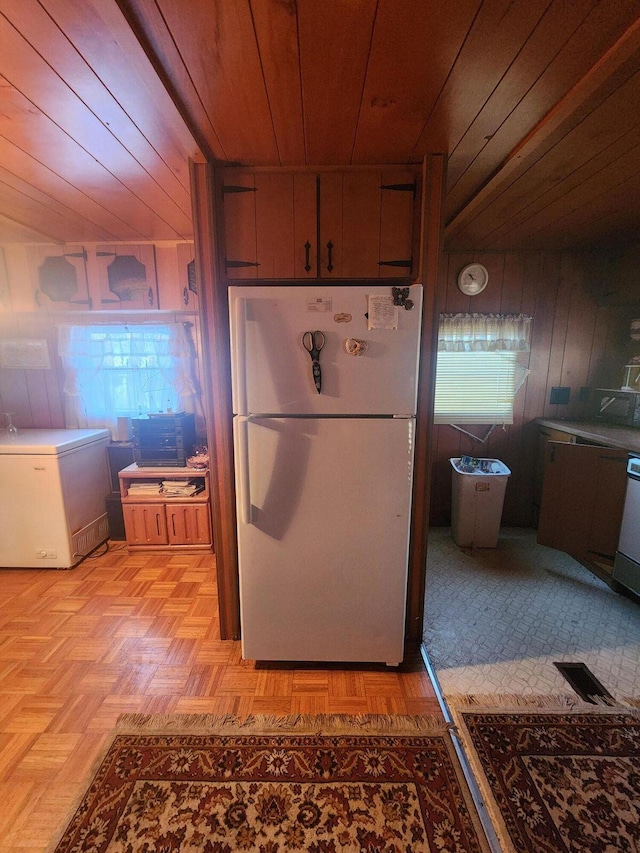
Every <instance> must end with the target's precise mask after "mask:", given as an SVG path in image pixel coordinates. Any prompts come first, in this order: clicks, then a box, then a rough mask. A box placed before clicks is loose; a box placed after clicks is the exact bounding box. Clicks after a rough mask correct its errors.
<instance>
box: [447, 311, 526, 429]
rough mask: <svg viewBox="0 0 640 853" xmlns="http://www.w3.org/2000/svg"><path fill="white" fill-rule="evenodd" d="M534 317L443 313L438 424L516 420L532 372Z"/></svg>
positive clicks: (489, 422)
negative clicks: (528, 361) (527, 362)
mask: <svg viewBox="0 0 640 853" xmlns="http://www.w3.org/2000/svg"><path fill="white" fill-rule="evenodd" d="M530 326H531V318H530V317H525V316H524V315H522V314H518V315H511V314H504V315H499V314H442V315H441V317H440V325H439V331H438V361H437V367H436V394H435V412H434V421H435V423H437V424H510V423H513V401H514V397H515V395H516V393H517V391H518V389H519V388H520V386H521V385H522V383H523V382H524V380H525V379H526V377H527V375H528V373H529V371H528V370H527V369H526V368H525V367H523V366H522V365H521V364H519V363H518V354H519V353H521V352H528V350H529V338H530Z"/></svg>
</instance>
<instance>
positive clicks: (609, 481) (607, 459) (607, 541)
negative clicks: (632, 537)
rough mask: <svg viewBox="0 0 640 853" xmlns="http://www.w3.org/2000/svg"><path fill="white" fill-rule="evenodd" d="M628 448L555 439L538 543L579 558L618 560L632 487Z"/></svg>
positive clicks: (548, 452) (547, 465) (551, 444)
mask: <svg viewBox="0 0 640 853" xmlns="http://www.w3.org/2000/svg"><path fill="white" fill-rule="evenodd" d="M626 460H627V452H626V451H625V450H616V449H613V448H608V447H592V446H588V445H581V444H566V443H559V442H554V441H550V442H549V443H548V445H547V450H546V460H545V468H544V481H543V486H542V501H541V506H540V520H539V525H538V542H539V543H540V544H541V545H549V546H550V547H551V548H557V549H558V550H560V551H566V552H567V554H570V555H571V556H572V557H575V558H576V559H577V560H587V561H591V562H598V563H601V562H604V563H606V564H612V563H613V558H614V556H615V551H616V547H617V544H618V536H619V533H620V523H621V521H622V508H623V505H624V494H625V489H626Z"/></svg>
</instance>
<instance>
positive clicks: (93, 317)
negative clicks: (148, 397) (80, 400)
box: [0, 311, 205, 434]
mask: <svg viewBox="0 0 640 853" xmlns="http://www.w3.org/2000/svg"><path fill="white" fill-rule="evenodd" d="M127 322H128V323H162V322H166V323H190V324H191V337H192V341H193V344H194V347H195V350H196V371H197V376H196V380H197V382H199V381H200V375H201V372H202V371H201V362H202V347H201V342H200V326H199V318H198V316H197V315H196V314H189V313H187V312H179V313H177V312H176V313H172V312H162V313H161V312H155V313H152V312H149V313H144V312H137V313H135V314H132V313H126V312H124V311H122V312H118V313H117V314H107V313H105V312H97V311H96V312H93V313H80V312H77V311H74V312H73V313H71V312H70V313H68V314H56V315H55V316H52V315H46V314H28V313H19V314H14V313H11V312H6V313H5V312H0V341H1V340H6V339H13V338H37V339H44V340H46V341H47V346H48V349H49V359H50V362H51V368H50V369H49V370H18V369H13V368H11V369H9V368H2V367H0V429H2V428H3V427H4V421H5V418H4V415H2V413H3V412H13V413H14V414H13V418H12V421H13V423H14V424H15V425H16V426H17V427H18V429H64V426H65V423H64V397H63V393H62V387H63V383H64V375H63V371H62V364H61V362H60V359H59V358H58V334H57V328H56V324H58V323H78V324H83V323H86V324H91V323H114V324H122V323H127ZM198 420H200V416H199V417H198ZM204 429H205V428H204V423H203V422H201V423H200V424H199V426H198V432H199V433H201V434H204Z"/></svg>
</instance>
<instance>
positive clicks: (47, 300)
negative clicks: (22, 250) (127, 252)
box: [27, 245, 96, 311]
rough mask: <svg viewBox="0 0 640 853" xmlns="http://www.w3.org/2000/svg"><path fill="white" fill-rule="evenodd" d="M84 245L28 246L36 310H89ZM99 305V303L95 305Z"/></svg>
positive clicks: (90, 305)
mask: <svg viewBox="0 0 640 853" xmlns="http://www.w3.org/2000/svg"><path fill="white" fill-rule="evenodd" d="M86 258H87V254H86V252H85V250H84V247H83V246H78V245H65V246H32V247H29V248H28V249H27V264H28V267H29V278H30V281H31V284H32V293H33V300H34V305H35V307H36V309H40V310H44V311H47V310H49V311H86V310H87V309H88V308H91V307H92V302H91V296H90V293H89V280H88V276H87V265H86ZM93 307H96V306H93Z"/></svg>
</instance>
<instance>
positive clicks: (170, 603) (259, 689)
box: [0, 542, 440, 853]
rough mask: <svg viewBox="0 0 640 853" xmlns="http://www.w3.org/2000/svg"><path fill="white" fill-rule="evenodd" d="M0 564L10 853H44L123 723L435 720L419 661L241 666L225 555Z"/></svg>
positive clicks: (0, 676)
mask: <svg viewBox="0 0 640 853" xmlns="http://www.w3.org/2000/svg"><path fill="white" fill-rule="evenodd" d="M103 550H104V549H98V551H97V552H96V556H93V557H91V558H89V559H87V560H85V561H84V562H83V563H82V564H80V565H79V566H77V567H76V568H74V569H70V570H67V571H56V570H51V569H50V570H40V569H0V803H1V804H2V806H1V807H0V851H1V853H45V851H47V850H49V849H50V847H51V844H52V842H53V840H54V839H55V838H57V837H58V836H59V834H60V833H61V832H62V829H63V825H64V823H65V821H66V819H67V817H68V815H69V813H70V810H71V808H72V806H73V804H74V803H75V802H76V801H77V799H78V797H80V796H81V794H82V793H83V791H84V790H85V788H86V785H87V782H88V778H89V775H90V772H91V769H92V767H93V766H94V765H95V763H96V761H97V759H98V758H99V757H100V755H101V754H102V752H103V750H104V749H105V748H106V745H107V742H108V740H109V738H110V734H111V732H112V730H113V728H114V726H115V723H116V720H117V718H118V715H119V714H121V713H125V712H140V713H197V714H205V713H206V714H227V713H232V714H237V715H239V716H246V715H248V714H298V713H302V714H317V713H346V714H366V713H375V714H407V713H408V714H436V715H440V712H439V708H438V703H437V700H436V698H435V695H434V692H433V689H432V686H431V683H430V681H429V678H428V675H427V673H426V672H425V670H424V667H423V665H422V662H421V660H420V657H419V654H417V653H414V654H412V655H410V656H409V657H410V659H409V660H408V661H406V662H405V663H404V664H403V666H402V667H401V668H400V670H399V671H386V670H385V668H384V667H383V666H373V665H371V666H355V665H354V666H345V667H340V668H337V667H322V666H320V665H314V666H309V667H305V668H303V667H302V666H300V665H298V664H296V665H284V664H282V665H266V664H262V665H260V664H258V665H256V664H255V663H254V662H252V661H243V660H242V659H241V654H240V643H239V642H234V641H223V640H220V639H219V632H218V607H217V590H216V583H215V557H213V556H193V555H178V556H173V555H169V554H157V555H144V556H142V555H135V556H129V555H128V554H127V552H126V550H125V548H124V545H123V543H120V542H111V543H110V549H109V551H108V552H107V553H104V554H103V553H102V551H103Z"/></svg>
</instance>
